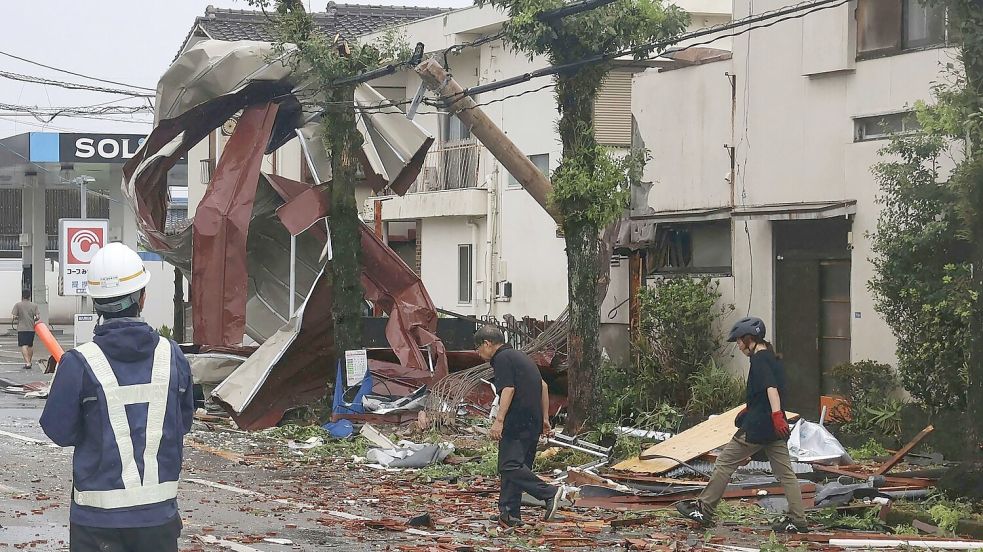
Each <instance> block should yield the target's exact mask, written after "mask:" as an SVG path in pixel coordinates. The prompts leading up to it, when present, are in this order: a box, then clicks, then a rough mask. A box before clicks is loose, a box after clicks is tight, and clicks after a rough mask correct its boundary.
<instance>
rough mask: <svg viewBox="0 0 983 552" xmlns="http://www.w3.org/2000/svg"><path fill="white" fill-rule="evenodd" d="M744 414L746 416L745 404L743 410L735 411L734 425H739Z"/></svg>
mask: <svg viewBox="0 0 983 552" xmlns="http://www.w3.org/2000/svg"><path fill="white" fill-rule="evenodd" d="M744 416H747V407H746V406H745V407H744V409H743V410H741V411H740V412H738V413H737V417H736V418H734V426H735V427H741V425H742V424H743V423H744Z"/></svg>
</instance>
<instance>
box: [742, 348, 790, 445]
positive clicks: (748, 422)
mask: <svg viewBox="0 0 983 552" xmlns="http://www.w3.org/2000/svg"><path fill="white" fill-rule="evenodd" d="M769 387H774V388H776V389H778V396H779V398H781V402H782V409H783V410H784V409H785V368H784V367H783V366H782V361H780V360H778V358H777V357H776V356H775V353H773V352H772V351H769V350H763V351H758V352H757V353H754V355H752V356H751V371H750V372H748V376H747V406H748V410H747V414H746V415H745V416H744V421H743V423H742V424H741V429H742V430H744V433H745V437H744V438H745V439H746V440H747V441H748V442H749V443H759V444H760V443H770V442H772V441H775V440H778V436H777V435H775V427H774V426H773V425H772V423H771V403H770V402H768V388H769Z"/></svg>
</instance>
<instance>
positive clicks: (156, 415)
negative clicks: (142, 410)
mask: <svg viewBox="0 0 983 552" xmlns="http://www.w3.org/2000/svg"><path fill="white" fill-rule="evenodd" d="M76 351H78V352H79V353H80V354H81V355H82V356H83V357H84V358H85V361H86V362H87V363H88V364H89V367H90V368H91V369H92V373H93V374H95V377H96V380H98V381H99V385H100V386H101V387H102V392H103V394H104V395H105V397H106V407H107V409H108V410H109V424H110V425H111V426H112V430H113V436H114V437H115V439H116V447H117V449H118V450H119V456H120V463H121V464H122V466H123V470H122V474H121V476H122V479H123V488H122V489H110V490H103V491H80V490H78V489H75V490H74V500H75V503H76V504H78V505H79V506H89V507H92V508H127V507H131V506H145V505H147V504H156V503H158V502H164V501H165V500H171V499H173V498H176V497H177V481H160V474H159V470H158V468H157V452H158V451H159V450H160V441H161V438H162V437H163V435H164V415H165V413H166V412H167V395H168V389H169V387H170V381H171V344H170V342H169V341H168V340H167V339H165V338H163V337H162V338H160V342H159V343H158V344H157V348H156V350H155V351H154V365H153V373H152V375H151V377H150V383H141V384H136V385H120V384H119V382H118V381H116V374H114V373H113V369H112V367H111V366H110V365H109V360H107V359H106V355H105V354H103V352H102V350H101V349H100V348H99V346H98V345H96V344H95V343H92V342H90V343H86V344H84V345H81V346H79V347H78V348H77V349H76ZM143 403H146V404H147V443H146V446H145V447H144V451H143V478H142V479H141V478H140V471H139V469H137V462H136V457H135V455H134V452H133V440H132V439H131V438H130V424H129V421H128V420H127V418H126V405H128V404H143Z"/></svg>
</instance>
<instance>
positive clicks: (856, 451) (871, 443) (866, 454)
mask: <svg viewBox="0 0 983 552" xmlns="http://www.w3.org/2000/svg"><path fill="white" fill-rule="evenodd" d="M848 452H849V453H850V458H853V459H854V460H872V459H874V458H879V457H881V456H887V454H888V452H887V449H886V448H884V445H882V444H880V443H879V442H878V441H877V440H876V439H874V438H871V439H870V440H868V441H867V442H866V443H865V444H864V445H863V446H861V447H859V448H851V449H850V450H849V451H848Z"/></svg>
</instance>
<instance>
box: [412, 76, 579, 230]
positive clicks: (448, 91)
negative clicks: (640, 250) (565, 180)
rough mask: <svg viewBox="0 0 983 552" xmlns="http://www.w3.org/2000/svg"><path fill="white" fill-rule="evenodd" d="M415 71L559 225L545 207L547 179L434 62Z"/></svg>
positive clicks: (548, 191)
mask: <svg viewBox="0 0 983 552" xmlns="http://www.w3.org/2000/svg"><path fill="white" fill-rule="evenodd" d="M416 72H417V74H419V75H420V78H422V79H423V83H424V84H425V85H426V86H427V88H429V89H430V90H432V91H433V92H436V93H437V95H438V96H439V97H440V98H441V99H442V100H443V101H444V102H445V104H446V108H447V110H448V111H450V112H451V113H452V114H454V115H456V116H457V118H458V119H460V120H461V122H462V123H464V124H465V125H467V126H468V127H470V128H471V133H472V134H474V135H475V137H476V138H477V139H478V141H480V142H481V144H482V145H483V146H485V147H486V148H488V151H490V152H491V154H492V155H494V156H495V159H497V160H498V161H499V162H500V163H501V164H502V165H504V166H505V169H506V170H508V171H509V174H511V175H512V177H513V178H515V179H516V181H518V182H519V184H521V185H522V187H523V188H525V189H526V191H527V192H529V195H531V196H532V198H533V199H535V200H536V203H538V204H539V205H540V206H542V208H543V209H545V210H546V212H547V213H549V215H550V216H551V217H553V220H554V221H557V223H559V218H558V217H557V213H556V212H555V210H554V209H552V208H551V207H550V205H549V194H550V190H552V189H553V187H552V185H551V184H550V181H549V179H548V178H547V177H546V175H544V174H543V173H542V171H540V170H539V168H537V167H536V165H533V163H532V161H530V160H529V158H528V157H526V156H525V155H524V154H523V153H522V151H521V150H520V149H519V148H518V147H517V146H516V145H515V143H514V142H512V140H510V139H509V137H508V136H506V135H505V133H504V132H502V130H501V129H500V128H498V126H497V125H496V124H495V123H494V122H493V121H492V120H491V119H490V118H489V117H488V115H485V112H484V111H482V110H481V108H480V107H478V106H477V104H475V102H474V100H473V99H471V97H470V96H468V95H467V94H465V92H464V88H462V87H461V85H460V84H458V82H457V81H456V80H454V78H453V77H451V76H450V75H449V74H448V73H447V71H446V70H444V68H443V67H442V66H441V65H440V63H438V62H437V60H435V59H428V60H426V61H424V62H423V63H421V64H420V65H418V66H417V67H416Z"/></svg>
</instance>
